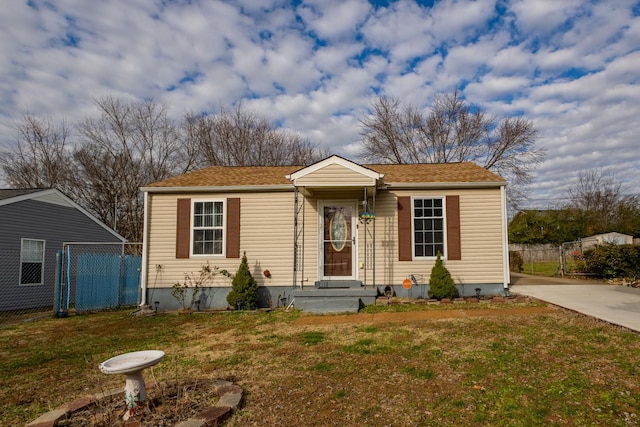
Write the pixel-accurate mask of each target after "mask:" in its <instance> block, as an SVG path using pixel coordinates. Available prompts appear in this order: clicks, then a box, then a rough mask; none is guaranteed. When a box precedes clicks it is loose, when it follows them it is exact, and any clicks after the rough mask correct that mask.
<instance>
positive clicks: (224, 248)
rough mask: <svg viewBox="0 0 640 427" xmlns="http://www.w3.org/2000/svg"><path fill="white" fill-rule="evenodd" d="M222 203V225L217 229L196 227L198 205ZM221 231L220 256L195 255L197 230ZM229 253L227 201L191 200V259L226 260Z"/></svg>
mask: <svg viewBox="0 0 640 427" xmlns="http://www.w3.org/2000/svg"><path fill="white" fill-rule="evenodd" d="M208 202H211V203H222V225H221V226H216V227H197V228H196V227H195V215H196V208H195V205H196V203H208ZM202 228H204V229H214V230H216V229H220V230H221V231H222V250H221V252H220V253H219V254H196V253H193V244H194V231H195V230H196V229H202ZM226 253H227V200H226V199H191V212H190V215H189V257H195V258H205V257H206V258H226Z"/></svg>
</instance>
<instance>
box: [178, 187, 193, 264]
mask: <svg viewBox="0 0 640 427" xmlns="http://www.w3.org/2000/svg"><path fill="white" fill-rule="evenodd" d="M176 217H177V225H176V258H189V245H190V243H191V236H190V224H191V199H178V210H177V214H176Z"/></svg>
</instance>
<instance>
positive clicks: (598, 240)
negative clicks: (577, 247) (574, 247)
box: [580, 231, 633, 250]
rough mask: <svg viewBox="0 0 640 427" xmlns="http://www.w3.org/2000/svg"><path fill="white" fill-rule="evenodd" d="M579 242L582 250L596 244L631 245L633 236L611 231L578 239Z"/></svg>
mask: <svg viewBox="0 0 640 427" xmlns="http://www.w3.org/2000/svg"><path fill="white" fill-rule="evenodd" d="M580 243H582V249H583V250H587V249H589V248H592V247H594V246H598V245H633V236H630V235H628V234H622V233H618V232H615V231H612V232H610V233H602V234H594V235H593V236H589V237H585V238H583V239H580Z"/></svg>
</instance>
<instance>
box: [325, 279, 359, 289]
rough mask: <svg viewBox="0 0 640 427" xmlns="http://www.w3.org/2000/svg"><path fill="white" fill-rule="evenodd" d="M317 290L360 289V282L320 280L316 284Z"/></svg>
mask: <svg viewBox="0 0 640 427" xmlns="http://www.w3.org/2000/svg"><path fill="white" fill-rule="evenodd" d="M314 286H315V288H316V289H327V288H360V287H362V282H361V281H360V280H318V281H316V282H315V283H314Z"/></svg>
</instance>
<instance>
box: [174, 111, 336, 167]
mask: <svg viewBox="0 0 640 427" xmlns="http://www.w3.org/2000/svg"><path fill="white" fill-rule="evenodd" d="M183 129H184V132H185V134H186V135H189V137H190V138H192V140H193V141H195V145H196V146H197V147H198V148H199V152H200V156H201V158H200V159H199V162H200V163H199V166H207V165H222V166H279V165H307V164H310V163H313V162H315V161H317V160H320V159H321V158H322V157H324V156H325V155H326V153H324V152H322V151H321V150H319V149H318V148H317V147H316V146H315V145H313V144H312V143H310V142H309V141H308V140H306V139H304V138H302V137H301V136H300V135H299V134H297V133H295V132H291V131H288V130H284V129H280V128H278V127H276V126H275V124H273V123H272V122H271V121H269V120H268V119H266V118H265V117H261V116H259V115H258V114H256V113H255V112H253V111H250V110H247V109H245V108H243V106H242V104H238V105H237V106H236V107H235V108H233V109H231V108H224V107H221V108H220V112H219V113H217V114H214V115H202V114H194V113H187V114H186V115H185V118H184V120H183Z"/></svg>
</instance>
